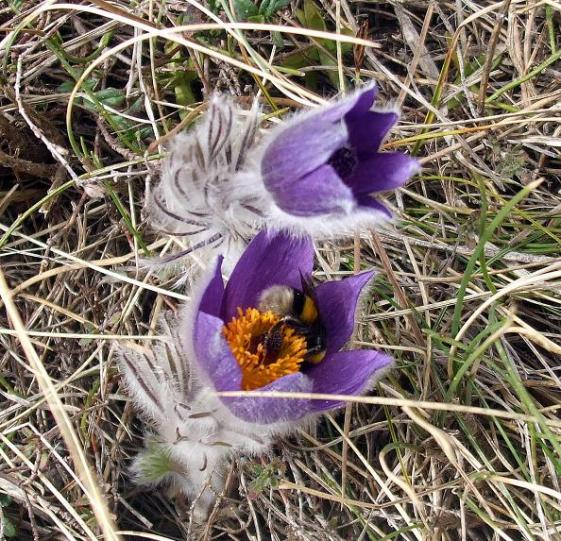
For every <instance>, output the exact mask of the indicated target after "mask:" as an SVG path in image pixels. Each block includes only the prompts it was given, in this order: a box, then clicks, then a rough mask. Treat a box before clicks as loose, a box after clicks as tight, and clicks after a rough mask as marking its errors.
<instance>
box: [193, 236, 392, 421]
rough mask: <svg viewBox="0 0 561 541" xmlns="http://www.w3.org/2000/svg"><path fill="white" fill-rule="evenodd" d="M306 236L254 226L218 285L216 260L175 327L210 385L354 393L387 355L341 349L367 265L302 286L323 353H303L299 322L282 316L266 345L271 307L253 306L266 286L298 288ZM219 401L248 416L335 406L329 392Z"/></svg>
mask: <svg viewBox="0 0 561 541" xmlns="http://www.w3.org/2000/svg"><path fill="white" fill-rule="evenodd" d="M312 265H313V245H312V241H311V239H310V238H309V237H304V238H302V237H301V238H297V239H295V238H294V237H292V236H290V235H288V234H286V233H275V234H272V233H268V232H262V233H259V234H258V235H257V236H256V237H255V239H253V241H252V242H251V243H250V244H249V246H248V247H247V249H246V250H245V252H244V254H243V255H242V257H241V258H240V260H239V262H238V263H237V265H236V267H235V268H234V270H233V272H232V274H231V276H230V278H229V280H228V282H227V284H226V285H224V282H223V279H222V274H221V265H220V260H219V261H218V263H217V264H216V267H215V268H214V271H213V275H212V278H211V279H210V281H209V282H208V284H207V285H206V287H205V288H204V290H203V291H202V294H201V296H200V300H199V302H198V303H195V305H194V306H193V307H192V312H191V313H190V316H189V319H188V323H186V324H185V326H186V327H189V330H185V332H184V331H183V330H182V335H183V336H184V339H185V349H186V350H187V351H188V352H189V354H190V356H191V358H192V359H193V360H194V362H195V363H196V365H197V368H198V370H200V371H201V373H202V376H203V378H204V379H205V380H206V381H207V382H208V384H209V386H211V387H214V389H216V390H217V391H239V390H256V389H258V390H260V391H294V392H305V393H322V394H343V395H356V394H360V393H362V392H364V391H365V390H367V389H368V388H369V387H370V385H371V384H372V380H373V378H374V377H375V376H377V375H379V374H380V371H381V370H382V369H383V368H385V367H387V366H389V365H390V363H391V359H390V358H389V357H387V356H386V355H384V354H382V353H379V352H377V351H374V350H364V349H363V350H343V347H344V346H345V345H346V343H347V342H348V340H349V338H350V336H351V334H352V332H353V328H354V322H355V312H356V309H357V304H358V302H359V297H360V294H361V292H362V291H363V289H364V287H365V286H366V284H367V283H368V281H369V280H370V279H371V278H372V275H373V273H372V272H363V273H361V274H358V275H356V276H353V277H350V278H347V279H344V280H340V281H330V282H324V283H322V284H320V285H319V286H317V287H316V288H314V289H313V291H309V292H308V293H309V295H310V296H311V299H313V305H315V307H316V310H317V318H318V319H317V321H319V322H320V323H321V327H322V328H323V338H324V340H323V342H324V346H323V347H324V348H325V355H324V358H323V359H322V360H320V362H316V363H315V364H314V363H312V362H309V361H308V360H307V355H308V353H309V351H308V349H309V346H310V344H309V337H308V336H307V334H306V328H305V327H303V328H299V326H298V324H295V325H294V324H293V322H290V321H289V323H287V324H286V325H285V324H283V323H282V321H281V324H280V327H281V328H282V334H281V333H277V334H278V336H276V340H277V343H276V344H275V348H273V349H274V351H273V353H272V354H271V353H270V352H268V351H267V349H268V345H267V338H268V337H270V336H271V332H272V331H271V329H273V328H275V325H276V328H277V329H278V328H279V317H278V315H277V314H275V313H273V312H274V310H273V312H271V311H269V310H264V309H262V308H261V307H260V304H261V302H262V301H261V300H260V299H263V295H264V292H269V291H271V288H279V287H281V288H288V289H290V288H292V289H293V290H296V291H301V290H302V287H303V286H302V280H303V277H304V280H306V278H307V277H309V276H310V274H311V272H312ZM222 400H223V403H224V404H225V405H226V407H227V408H228V409H229V410H230V411H231V412H232V413H233V414H234V415H235V416H236V417H239V418H240V419H242V420H244V421H246V422H249V423H263V424H265V423H266V424H271V423H278V422H283V421H295V420H298V419H301V418H303V417H305V416H307V415H310V414H314V413H318V412H322V411H325V410H328V409H332V408H336V407H338V406H340V405H341V404H340V402H337V401H334V400H313V399H302V398H298V399H286V398H275V397H267V398H258V397H252V396H245V397H239V398H223V399H222Z"/></svg>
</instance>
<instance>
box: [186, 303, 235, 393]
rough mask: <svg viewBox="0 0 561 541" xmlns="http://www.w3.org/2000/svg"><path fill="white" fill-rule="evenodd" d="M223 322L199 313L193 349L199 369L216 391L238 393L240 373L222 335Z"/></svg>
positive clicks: (194, 332) (194, 331)
mask: <svg viewBox="0 0 561 541" xmlns="http://www.w3.org/2000/svg"><path fill="white" fill-rule="evenodd" d="M223 327H224V322H223V321H222V320H221V319H219V318H217V317H214V316H211V315H209V314H205V313H204V312H199V313H198V314H197V319H196V321H195V327H194V330H193V334H194V336H193V347H194V350H195V357H196V359H197V362H198V363H199V366H200V368H201V369H202V370H203V371H204V373H205V374H206V376H207V377H208V378H209V380H210V381H211V382H212V383H213V384H214V387H215V388H216V390H217V391H239V390H240V389H241V384H242V371H241V368H240V366H239V364H238V363H237V361H236V359H235V358H234V356H233V355H232V351H231V349H230V346H229V345H228V342H226V339H225V338H224V335H223V334H222V329H223Z"/></svg>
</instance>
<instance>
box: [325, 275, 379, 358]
mask: <svg viewBox="0 0 561 541" xmlns="http://www.w3.org/2000/svg"><path fill="white" fill-rule="evenodd" d="M372 276H374V271H367V272H362V273H360V274H357V275H356V276H351V277H350V278H346V279H345V280H339V281H331V282H324V283H323V284H320V285H319V286H318V287H317V288H316V289H315V290H314V294H315V297H316V301H317V303H318V309H319V313H320V317H321V322H322V323H323V325H324V327H325V330H326V335H327V354H328V355H329V354H330V353H334V352H336V351H339V350H340V349H341V348H342V347H343V346H344V345H345V344H346V343H347V341H348V340H349V338H350V337H351V334H352V333H353V329H354V325H355V313H356V307H357V303H358V299H359V296H360V293H361V292H362V289H363V288H364V286H365V285H366V284H367V283H368V281H369V280H370V279H371V278H372Z"/></svg>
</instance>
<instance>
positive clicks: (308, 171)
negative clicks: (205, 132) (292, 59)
mask: <svg viewBox="0 0 561 541" xmlns="http://www.w3.org/2000/svg"><path fill="white" fill-rule="evenodd" d="M376 94H377V88H376V86H374V85H370V86H368V87H366V88H364V89H362V90H360V91H358V92H355V93H354V94H352V95H351V96H349V97H348V98H345V99H343V100H341V101H338V102H335V103H333V104H330V105H327V106H325V107H322V108H319V109H317V110H313V111H310V112H306V113H302V114H297V115H295V116H294V117H293V118H292V120H289V121H287V122H284V123H283V124H282V125H281V126H280V127H279V128H277V129H276V130H274V131H272V132H271V134H270V135H269V137H268V140H267V141H268V144H267V146H266V148H265V150H264V153H263V156H262V160H261V174H262V178H263V183H264V185H265V187H266V189H267V190H268V191H269V193H270V194H271V195H272V197H273V199H274V201H275V203H276V205H277V206H278V207H279V209H280V210H281V211H282V212H283V213H285V214H286V215H289V216H293V217H301V218H314V217H325V215H331V216H332V217H334V218H335V217H337V216H341V215H343V216H345V217H346V218H347V219H349V220H351V222H352V221H353V220H356V219H359V220H362V221H364V220H366V221H367V222H368V221H373V220H379V219H383V218H387V217H390V216H391V214H390V213H389V211H388V210H387V209H386V207H385V206H384V205H383V204H382V203H381V202H380V201H379V200H378V199H377V198H376V195H377V194H378V193H380V192H384V191H389V190H394V189H396V188H399V187H400V186H402V185H403V184H405V182H406V181H407V180H408V179H409V178H410V177H411V176H412V175H413V174H414V173H415V172H417V171H418V169H419V165H418V163H417V161H416V160H414V159H413V158H411V157H409V156H407V155H405V154H402V153H400V152H379V148H380V146H381V144H382V142H383V141H384V139H385V138H386V136H387V134H388V132H389V130H390V128H391V127H392V126H393V125H394V124H395V123H396V122H397V119H398V118H399V115H398V114H397V113H396V112H395V111H377V110H372V107H373V104H374V100H375V98H376ZM353 214H354V215H353ZM347 225H349V224H347ZM345 229H348V227H345Z"/></svg>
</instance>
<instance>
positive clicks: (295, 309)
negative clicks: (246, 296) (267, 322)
mask: <svg viewBox="0 0 561 541" xmlns="http://www.w3.org/2000/svg"><path fill="white" fill-rule="evenodd" d="M258 309H259V310H261V311H262V312H266V311H269V310H270V311H271V312H273V314H275V315H277V316H279V317H280V318H281V319H280V320H279V321H278V322H277V323H275V325H273V327H272V328H271V329H270V330H269V332H268V333H267V335H266V336H265V338H264V341H263V343H264V344H265V348H266V350H267V356H270V355H271V356H272V355H274V354H276V353H278V351H279V350H280V348H281V346H282V329H283V328H284V327H290V328H292V329H294V331H295V332H296V333H298V334H299V335H300V336H303V337H304V338H305V339H306V344H307V350H308V351H307V353H306V357H305V361H307V362H309V363H312V364H318V363H320V362H321V361H322V360H323V358H324V357H325V353H326V331H325V327H324V326H323V324H322V323H321V318H320V314H319V311H318V307H317V304H316V301H315V300H314V296H313V288H312V286H311V284H310V283H309V282H307V281H306V280H305V279H304V278H303V277H302V290H299V289H296V288H294V287H290V286H281V285H275V286H271V287H269V288H268V289H266V290H265V291H263V293H262V294H261V296H260V297H259V302H258Z"/></svg>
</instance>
